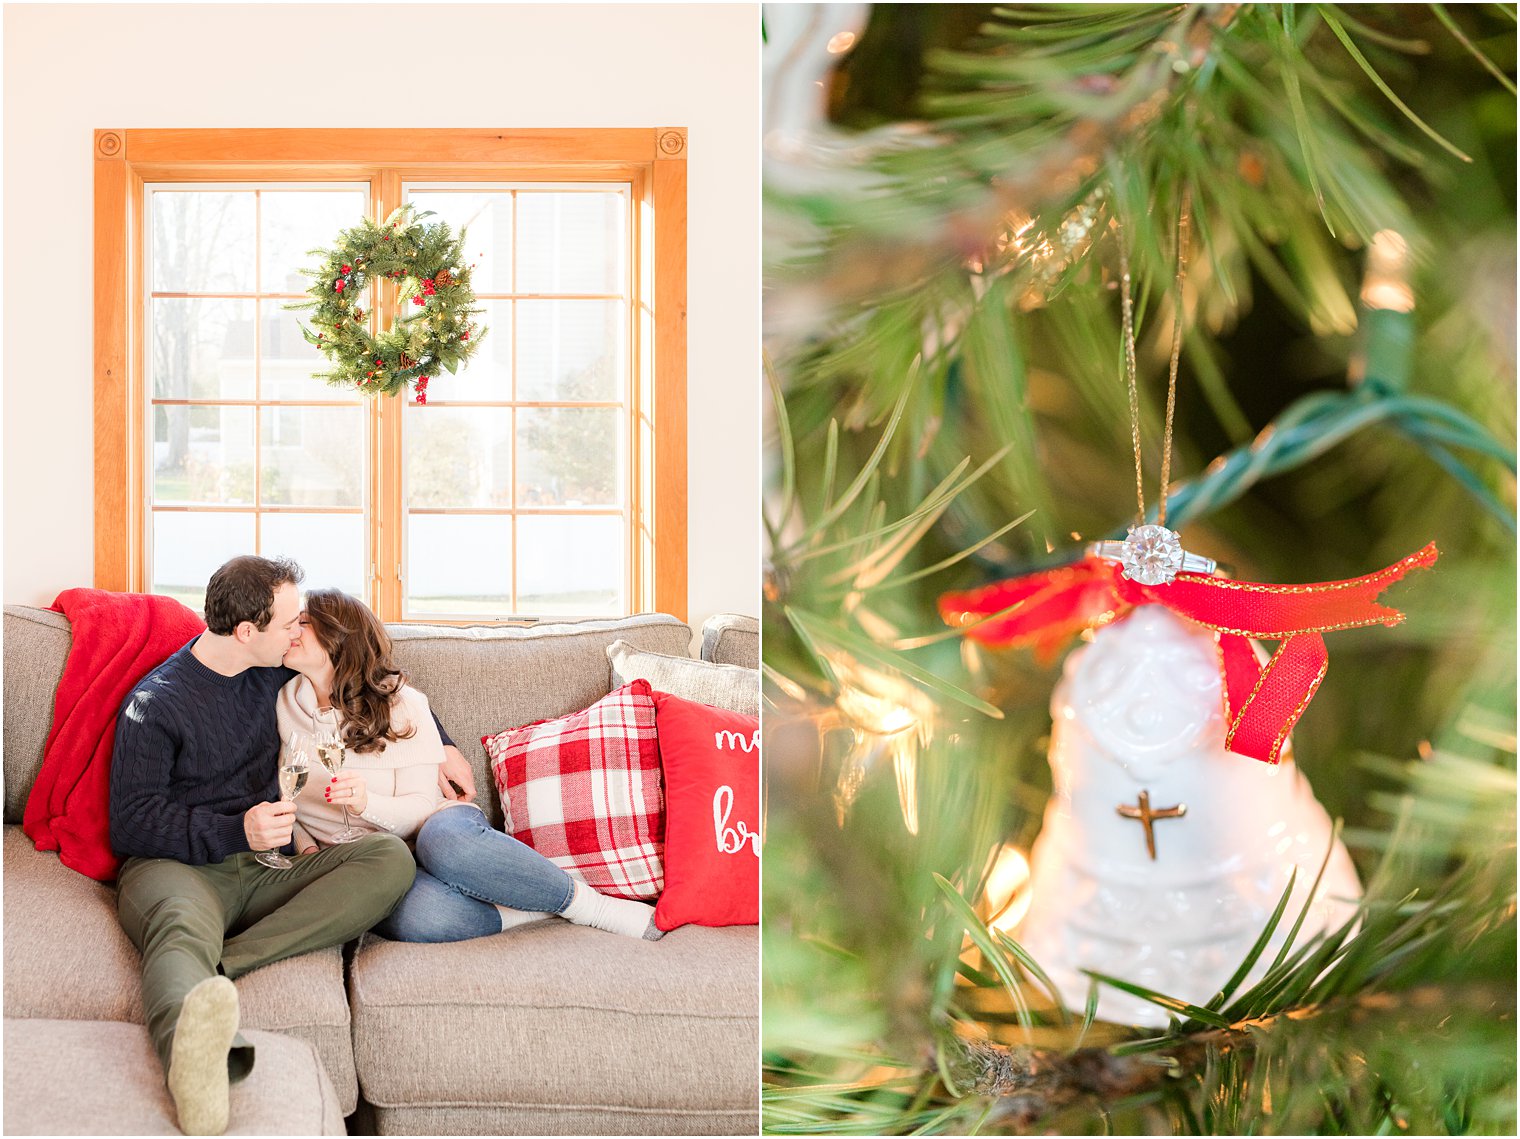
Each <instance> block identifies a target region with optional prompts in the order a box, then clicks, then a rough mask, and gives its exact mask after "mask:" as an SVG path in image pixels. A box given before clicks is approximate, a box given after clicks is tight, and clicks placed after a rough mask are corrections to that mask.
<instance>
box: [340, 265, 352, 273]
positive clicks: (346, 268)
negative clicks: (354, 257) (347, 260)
mask: <svg viewBox="0 0 1520 1139" xmlns="http://www.w3.org/2000/svg"><path fill="white" fill-rule="evenodd" d="M353 271H354V267H353V266H352V265H345V266H343V272H344V273H352V272H353Z"/></svg>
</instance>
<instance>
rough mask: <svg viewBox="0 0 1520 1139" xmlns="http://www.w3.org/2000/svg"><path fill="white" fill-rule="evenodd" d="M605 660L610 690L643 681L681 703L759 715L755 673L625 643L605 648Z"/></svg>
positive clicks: (751, 669)
mask: <svg viewBox="0 0 1520 1139" xmlns="http://www.w3.org/2000/svg"><path fill="white" fill-rule="evenodd" d="M607 659H608V660H609V661H611V662H612V686H613V687H614V688H620V687H622V686H623V685H624V684H627V683H629V682H630V681H633V680H647V681H649V684H650V686H651V687H652V688H654V690H655V691H656V692H669V693H670V694H671V695H672V696H679V697H681V699H683V700H695V701H696V702H697V703H698V704H711V705H713V707H715V708H725V709H727V710H728V711H730V712H738V713H739V714H741V715H744V716H759V715H760V673H759V670H758V669H753V668H740V667H739V666H738V665H736V664H713V663H712V662H711V661H705V660H692V659H691V658H690V657H673V656H665V655H663V654H661V653H651V652H645V651H644V650H642V649H638V648H635V647H634V646H633V645H630V644H629V643H628V642H627V641H614V642H613V643H612V644H610V645H608V646H607Z"/></svg>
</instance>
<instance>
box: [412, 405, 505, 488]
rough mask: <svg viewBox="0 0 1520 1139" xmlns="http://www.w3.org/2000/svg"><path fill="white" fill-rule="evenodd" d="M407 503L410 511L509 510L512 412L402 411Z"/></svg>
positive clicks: (436, 408)
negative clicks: (488, 508) (487, 508)
mask: <svg viewBox="0 0 1520 1139" xmlns="http://www.w3.org/2000/svg"><path fill="white" fill-rule="evenodd" d="M403 423H404V428H405V431H406V444H405V446H406V501H407V505H408V506H412V507H451V508H455V509H457V508H460V507H475V508H480V507H502V508H505V507H509V506H511V504H512V412H511V411H510V410H509V409H507V408H472V409H465V408H453V407H418V406H416V405H415V404H413V405H411V406H409V407H408V408H407V409H406V418H405V419H404V421H403Z"/></svg>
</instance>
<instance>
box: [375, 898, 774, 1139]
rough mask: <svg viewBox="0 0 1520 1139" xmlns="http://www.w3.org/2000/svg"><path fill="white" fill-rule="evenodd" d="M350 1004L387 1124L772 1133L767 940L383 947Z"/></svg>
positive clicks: (555, 929) (502, 940) (678, 937)
mask: <svg viewBox="0 0 1520 1139" xmlns="http://www.w3.org/2000/svg"><path fill="white" fill-rule="evenodd" d="M349 1002H350V1004H351V1006H352V1007H353V1012H354V1039H355V1060H356V1062H357V1064H358V1070H359V1082H360V1084H361V1086H362V1087H363V1088H364V1095H365V1098H366V1099H367V1100H368V1101H369V1102H370V1103H373V1104H375V1105H376V1106H377V1107H380V1108H412V1109H428V1110H434V1109H436V1110H444V1109H448V1108H450V1107H454V1106H457V1105H464V1104H467V1105H472V1106H475V1107H479V1108H491V1107H495V1108H501V1109H504V1110H505V1109H510V1110H509V1111H508V1115H510V1112H511V1111H517V1110H529V1111H536V1112H539V1113H541V1114H542V1115H543V1116H544V1118H538V1117H535V1119H536V1122H535V1123H534V1125H533V1126H532V1127H529V1128H528V1131H530V1132H531V1131H534V1130H543V1131H550V1130H559V1128H551V1127H550V1126H549V1125H548V1123H547V1122H546V1119H547V1117H549V1116H555V1115H561V1114H564V1113H569V1115H568V1116H567V1118H571V1117H573V1119H574V1121H575V1125H576V1126H577V1127H580V1126H584V1125H585V1122H584V1121H585V1120H587V1119H590V1118H593V1117H594V1116H595V1115H596V1114H597V1113H599V1112H601V1111H603V1110H604V1109H605V1110H608V1111H610V1112H611V1113H613V1114H617V1113H622V1116H623V1118H624V1119H625V1120H626V1119H627V1117H628V1116H629V1115H630V1114H638V1113H648V1114H649V1116H650V1117H651V1118H659V1117H663V1116H665V1115H672V1116H681V1115H691V1116H693V1117H696V1116H704V1115H705V1116H708V1117H710V1118H709V1119H708V1121H707V1123H706V1124H704V1125H705V1126H709V1127H711V1128H712V1129H714V1130H729V1128H728V1127H727V1126H720V1121H721V1120H723V1119H728V1120H730V1121H732V1120H735V1119H742V1120H743V1124H744V1125H747V1126H748V1127H749V1128H750V1129H751V1130H752V1129H753V1128H754V1126H755V1123H756V1112H757V1095H758V1086H757V1072H758V1064H759V941H758V938H757V937H756V931H755V929H754V928H753V927H749V926H734V927H730V928H726V929H708V928H704V927H700V926H686V927H683V928H681V929H678V930H675V931H674V932H672V933H669V934H666V935H665V937H664V938H663V939H661V940H660V941H635V940H633V939H631V938H625V937H617V936H614V935H612V934H607V933H603V932H601V931H600V930H595V929H587V928H584V927H581V926H575V925H571V924H569V923H568V922H564V921H558V920H554V921H545V922H535V923H533V924H531V925H527V926H521V927H518V928H517V929H514V930H511V931H509V932H506V933H500V934H496V935H494V936H492V937H481V938H476V939H474V940H471V941H456V942H450V943H444V944H436V945H423V944H404V943H401V942H392V941H387V940H385V939H383V938H379V937H376V936H374V935H373V934H367V935H365V937H364V938H363V939H362V940H361V942H360V944H359V950H358V953H357V954H356V955H355V958H354V961H353V965H352V967H351V969H350V972H349ZM603 1126H604V1127H605V1126H606V1125H603ZM595 1129H596V1130H601V1129H602V1128H595ZM659 1130H660V1129H659V1128H656V1130H655V1131H653V1132H651V1131H638V1132H636V1133H641V1134H657V1133H659ZM498 1133H499V1132H498Z"/></svg>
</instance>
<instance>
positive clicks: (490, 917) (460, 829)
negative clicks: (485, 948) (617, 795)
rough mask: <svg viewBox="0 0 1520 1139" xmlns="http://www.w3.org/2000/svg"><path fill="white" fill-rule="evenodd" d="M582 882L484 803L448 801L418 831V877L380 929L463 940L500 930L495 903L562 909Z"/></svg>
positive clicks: (400, 935)
mask: <svg viewBox="0 0 1520 1139" xmlns="http://www.w3.org/2000/svg"><path fill="white" fill-rule="evenodd" d="M574 895H575V884H574V882H573V881H572V880H571V878H570V875H568V874H566V873H565V872H564V871H563V870H561V869H560V868H559V867H558V866H556V865H554V863H552V862H550V861H549V860H548V859H547V858H545V857H544V856H543V855H542V854H539V853H538V851H536V850H534V849H533V848H532V847H530V846H525V845H523V844H522V843H520V842H518V841H517V840H516V839H515V838H513V837H512V836H511V835H508V834H503V833H502V832H501V831H499V830H494V829H493V828H492V827H491V824H490V823H489V822H487V821H486V816H485V813H484V812H483V811H481V809H480V808H479V807H476V806H474V805H473V804H472V805H469V806H460V807H448V808H446V809H444V810H442V811H439V812H437V813H436V814H434V815H433V816H432V817H430V818H429V819H428V821H427V822H425V823H423V824H422V830H421V831H420V832H418V835H417V877H416V878H415V879H414V880H413V882H412V888H411V889H410V890H408V891H407V893H406V896H405V897H404V898H402V899H401V901H400V903H398V904H397V906H396V908H395V909H394V910H392V911H391V913H390V916H389V917H387V918H386V919H385V920H384V921H383V922H381V923H380V924H379V925H377V926H375V932H376V933H379V934H380V935H381V936H383V937H388V938H390V939H391V940H392V941H464V940H466V939H467V938H471V937H485V936H487V935H488V934H492V933H500V932H501V914H499V913H498V912H497V911H496V906H511V907H512V908H513V909H516V910H529V911H533V912H537V913H549V914H557V913H561V912H563V911H564V909H565V907H566V906H568V905H569V904H570V899H571V898H572V897H574Z"/></svg>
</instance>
